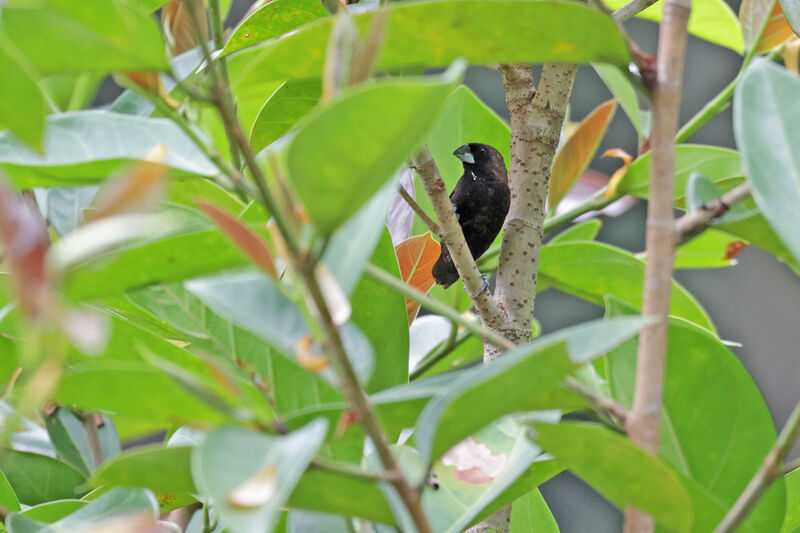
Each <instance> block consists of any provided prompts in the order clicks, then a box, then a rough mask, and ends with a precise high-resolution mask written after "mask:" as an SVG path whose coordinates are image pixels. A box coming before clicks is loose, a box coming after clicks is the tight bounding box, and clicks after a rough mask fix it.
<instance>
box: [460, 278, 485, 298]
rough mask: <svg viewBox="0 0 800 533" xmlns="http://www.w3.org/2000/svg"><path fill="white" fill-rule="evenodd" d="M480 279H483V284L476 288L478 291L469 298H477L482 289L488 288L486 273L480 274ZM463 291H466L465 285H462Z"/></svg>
mask: <svg viewBox="0 0 800 533" xmlns="http://www.w3.org/2000/svg"><path fill="white" fill-rule="evenodd" d="M481 279H482V280H483V286H482V287H481V288H480V289H478V292H476V293H475V294H472V295H470V298H473V299H474V298H477V297H478V296H480V295H481V294H482V293H483V291H485V290H488V289H489V282H488V281H486V274H481ZM464 292H467V288H466V287H464Z"/></svg>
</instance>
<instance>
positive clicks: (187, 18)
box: [161, 0, 208, 56]
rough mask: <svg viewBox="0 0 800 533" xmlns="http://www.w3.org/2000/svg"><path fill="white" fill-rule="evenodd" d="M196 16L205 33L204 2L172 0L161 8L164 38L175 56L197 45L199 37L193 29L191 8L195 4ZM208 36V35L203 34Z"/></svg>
mask: <svg viewBox="0 0 800 533" xmlns="http://www.w3.org/2000/svg"><path fill="white" fill-rule="evenodd" d="M195 5H196V7H195V9H196V11H195V12H196V15H195V16H196V17H198V18H199V19H200V20H199V22H200V27H201V28H203V30H204V32H203V33H204V34H206V33H207V31H205V29H206V28H207V22H206V9H205V6H204V5H203V2H197V3H196V4H195V3H194V2H181V1H180V0H172V1H171V2H169V3H168V4H167V5H165V6H164V7H163V9H162V10H161V27H162V28H164V39H165V40H166V41H167V45H168V47H169V50H170V52H171V53H172V55H173V56H178V55H181V54H182V53H184V52H186V51H188V50H191V49H192V48H194V47H196V46H197V39H196V37H195V33H194V30H193V29H192V18H191V15H190V13H189V11H188V10H189V9H192V7H193V6H195ZM203 37H204V38H206V39H207V38H208V35H203Z"/></svg>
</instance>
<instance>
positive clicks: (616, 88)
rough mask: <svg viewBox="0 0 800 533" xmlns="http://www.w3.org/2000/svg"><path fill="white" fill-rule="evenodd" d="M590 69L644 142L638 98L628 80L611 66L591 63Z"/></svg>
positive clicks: (644, 135)
mask: <svg viewBox="0 0 800 533" xmlns="http://www.w3.org/2000/svg"><path fill="white" fill-rule="evenodd" d="M592 68H594V70H595V72H597V75H598V76H600V79H601V80H603V83H605V84H606V87H608V90H609V91H611V94H612V95H613V96H614V98H616V99H617V101H619V105H620V106H621V107H622V109H623V110H624V111H625V114H626V115H628V119H630V121H631V124H632V125H633V127H634V129H635V130H636V134H637V135H638V136H639V140H640V141H641V140H644V138H645V137H646V136H647V135H646V134H645V132H644V131H643V130H642V117H641V112H640V111H639V97H638V96H637V95H636V90H635V89H634V88H633V85H632V84H631V82H630V80H628V78H627V77H626V76H625V74H624V73H623V72H622V71H621V70H620V69H619V68H617V67H615V66H613V65H603V64H601V63H593V64H592Z"/></svg>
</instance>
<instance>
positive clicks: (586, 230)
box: [548, 218, 603, 244]
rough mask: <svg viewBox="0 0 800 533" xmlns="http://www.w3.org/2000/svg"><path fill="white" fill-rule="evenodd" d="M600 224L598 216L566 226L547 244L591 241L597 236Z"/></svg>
mask: <svg viewBox="0 0 800 533" xmlns="http://www.w3.org/2000/svg"><path fill="white" fill-rule="evenodd" d="M602 225H603V221H602V220H600V219H599V218H593V219H591V220H587V221H586V222H581V223H579V224H575V225H574V226H570V227H568V228H567V229H565V230H564V231H562V232H561V233H559V234H558V235H556V236H555V237H553V238H552V239H550V241H549V243H548V244H559V243H563V242H573V241H593V240H594V238H595V237H597V233H598V232H599V231H600V227H601V226H602Z"/></svg>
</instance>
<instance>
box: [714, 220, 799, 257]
mask: <svg viewBox="0 0 800 533" xmlns="http://www.w3.org/2000/svg"><path fill="white" fill-rule="evenodd" d="M715 227H716V228H718V229H720V230H722V231H724V232H726V233H730V234H731V235H735V236H736V237H739V238H740V239H743V240H745V241H749V242H750V243H751V244H753V245H755V246H758V247H759V248H761V249H762V250H766V251H767V252H769V253H771V254H772V255H774V256H775V258H776V259H777V260H778V261H780V262H782V263H786V264H787V265H788V266H789V267H791V268H793V269H794V270H795V272H798V271H799V270H798V269H799V268H800V262H798V260H797V259H796V258H795V256H794V255H792V252H791V251H789V249H788V248H787V247H786V246H785V245H784V243H783V241H782V240H781V238H780V237H778V235H777V234H776V233H775V230H774V229H773V227H772V226H771V225H770V223H769V222H767V220H766V219H765V218H764V215H762V214H761V213H760V212H759V210H758V209H751V210H750V211H749V212H747V213H746V214H744V215H742V216H737V217H727V218H726V219H725V222H724V223H722V224H716V225H715Z"/></svg>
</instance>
